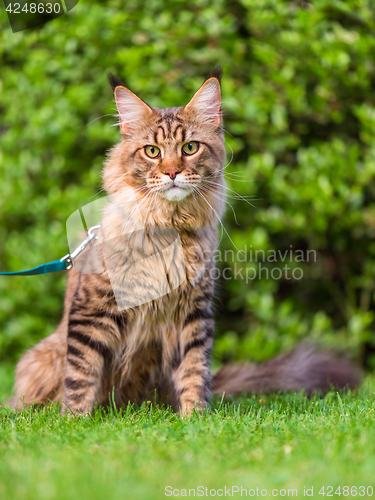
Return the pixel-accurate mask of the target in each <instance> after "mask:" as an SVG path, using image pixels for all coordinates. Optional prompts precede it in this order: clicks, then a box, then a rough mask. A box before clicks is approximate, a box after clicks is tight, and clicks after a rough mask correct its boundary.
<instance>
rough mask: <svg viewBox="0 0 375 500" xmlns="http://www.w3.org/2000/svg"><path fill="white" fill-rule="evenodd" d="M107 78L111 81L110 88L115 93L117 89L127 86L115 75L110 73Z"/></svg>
mask: <svg viewBox="0 0 375 500" xmlns="http://www.w3.org/2000/svg"><path fill="white" fill-rule="evenodd" d="M107 78H108V81H109V84H110V86H111V87H112V90H113V92H114V91H115V88H116V87H125V85H124V84H123V83H122V81H121V80H120V78H119V77H118V76H116V75H114V74H113V73H111V72H109V73H108V74H107Z"/></svg>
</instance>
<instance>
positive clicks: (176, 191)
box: [159, 184, 192, 201]
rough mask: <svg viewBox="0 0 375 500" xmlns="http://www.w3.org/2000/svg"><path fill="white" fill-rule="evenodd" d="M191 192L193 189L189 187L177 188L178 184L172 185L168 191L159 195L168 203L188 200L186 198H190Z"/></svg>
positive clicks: (163, 191)
mask: <svg viewBox="0 0 375 500" xmlns="http://www.w3.org/2000/svg"><path fill="white" fill-rule="evenodd" d="M191 191H192V190H191V188H190V187H188V186H186V187H180V186H176V184H172V185H171V186H169V187H167V188H166V189H163V190H162V191H159V195H160V196H161V197H162V198H164V199H165V200H168V201H181V200H183V199H184V198H186V196H188V195H189V194H190V193H191Z"/></svg>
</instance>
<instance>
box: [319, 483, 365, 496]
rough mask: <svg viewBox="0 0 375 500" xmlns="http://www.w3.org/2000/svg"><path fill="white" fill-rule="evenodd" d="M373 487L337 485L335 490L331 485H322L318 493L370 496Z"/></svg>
mask: <svg viewBox="0 0 375 500" xmlns="http://www.w3.org/2000/svg"><path fill="white" fill-rule="evenodd" d="M373 492H374V490H373V488H372V486H367V488H366V487H365V486H351V487H349V486H339V487H338V488H337V489H336V490H335V491H334V488H333V487H332V486H326V487H324V486H323V487H322V488H321V490H320V491H319V495H323V496H327V497H333V496H334V495H338V496H341V495H343V496H344V497H348V496H351V497H356V496H357V495H358V496H359V497H364V496H367V497H372V495H373Z"/></svg>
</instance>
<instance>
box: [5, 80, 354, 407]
mask: <svg viewBox="0 0 375 500" xmlns="http://www.w3.org/2000/svg"><path fill="white" fill-rule="evenodd" d="M220 77H221V74H220V71H219V70H215V71H214V72H213V73H212V74H211V75H210V76H209V77H208V78H207V79H206V80H205V81H204V83H203V85H202V86H201V87H200V88H199V90H198V91H197V92H196V93H195V95H194V96H193V97H192V99H191V100H190V101H189V102H188V104H186V105H185V106H182V107H176V108H166V109H158V108H156V107H151V106H149V105H148V104H146V103H145V102H144V101H142V100H141V99H140V98H139V97H137V96H136V95H135V94H134V93H133V92H131V91H130V90H129V89H127V88H126V87H125V85H124V84H123V83H122V82H121V81H120V80H119V79H118V78H117V77H115V76H113V75H110V76H109V80H110V84H111V85H112V88H113V91H114V96H115V101H116V106H117V110H118V114H119V126H120V132H121V141H120V142H119V144H117V145H116V146H115V147H114V148H113V149H112V150H111V151H110V153H109V155H108V158H107V159H106V161H105V164H104V169H103V185H104V189H105V190H106V192H107V193H108V194H109V196H110V201H109V203H108V206H107V207H106V208H105V210H104V212H103V219H102V227H101V230H100V232H101V233H103V231H104V228H105V232H106V238H107V240H108V241H111V242H114V243H113V245H112V246H113V248H114V254H115V255H120V258H122V257H121V256H123V255H124V254H125V253H126V251H127V250H126V249H127V248H128V246H127V245H128V244H129V238H128V239H127V240H126V244H125V243H124V239H123V234H125V233H126V234H128V235H129V234H131V230H133V229H134V233H136V232H138V231H140V233H141V234H143V235H145V234H146V233H147V229H151V228H169V229H170V230H171V231H176V234H177V237H178V241H179V243H180V247H181V249H182V250H181V251H182V256H183V267H184V269H183V272H184V273H185V274H184V280H183V281H182V283H180V284H179V286H174V287H171V288H172V289H171V290H170V291H169V293H164V294H163V293H160V294H159V296H158V297H156V298H153V299H152V300H149V301H148V302H144V301H143V302H142V299H139V297H138V296H137V300H138V302H137V304H139V305H133V306H129V305H128V306H127V307H125V306H121V307H119V303H118V296H117V295H116V290H114V288H115V287H116V286H117V287H118V286H119V285H118V283H117V284H116V285H114V284H113V275H114V274H115V273H114V271H113V270H114V269H115V268H116V267H111V269H107V268H105V269H104V270H103V272H99V273H98V272H96V273H90V272H86V273H85V272H80V271H79V270H76V269H75V268H74V267H73V269H72V270H70V271H69V277H68V284H67V290H66V296H65V304H64V313H63V318H62V321H61V323H60V325H59V326H58V328H57V330H56V331H55V332H54V333H53V334H52V335H50V336H49V337H47V338H45V339H43V340H41V341H40V342H39V344H37V345H36V346H35V347H34V348H32V349H31V350H29V351H28V352H27V353H26V354H25V355H24V356H23V357H22V358H21V360H20V361H19V363H18V365H17V370H16V381H15V392H16V396H15V398H14V401H13V402H14V405H15V406H16V407H21V406H22V405H24V404H25V405H29V404H32V403H35V404H46V403H48V402H49V401H60V402H62V403H63V404H62V413H63V414H65V413H66V412H69V413H72V414H80V415H85V414H89V413H91V412H92V411H93V409H94V407H95V405H103V404H108V402H109V394H111V397H113V399H114V401H115V403H116V405H117V406H121V405H126V404H127V403H129V402H134V403H137V404H141V403H142V402H143V401H147V400H149V399H151V398H154V394H155V392H156V394H157V397H158V400H159V401H160V402H162V403H165V404H167V405H171V406H172V407H173V408H174V409H175V410H177V411H179V413H180V415H181V416H189V415H191V414H192V413H193V412H194V411H198V412H199V411H202V410H204V409H206V408H207V407H208V404H209V400H210V396H211V394H212V393H217V394H219V395H223V394H226V395H229V394H233V395H237V394H241V393H243V392H244V393H250V392H270V391H281V390H287V389H290V390H295V391H299V390H302V389H304V390H305V391H306V392H307V393H311V392H312V391H313V390H316V389H320V390H327V389H329V387H330V384H332V385H334V386H336V387H338V388H342V387H345V386H351V387H353V386H355V385H357V383H358V380H359V373H358V371H357V370H356V368H355V367H354V366H352V365H351V364H350V363H348V362H346V361H343V360H341V359H339V358H337V357H336V356H334V355H333V354H331V353H328V352H326V351H323V352H321V351H317V350H316V349H315V348H314V347H311V346H306V345H305V346H302V347H299V348H297V349H296V350H294V351H292V352H291V353H289V354H287V355H282V356H279V357H277V358H275V359H273V360H271V361H269V362H267V363H265V364H262V365H259V366H256V365H239V366H227V367H224V368H223V369H222V370H220V371H219V372H218V373H216V374H215V375H213V377H211V373H210V358H211V349H212V344H213V338H214V314H213V306H212V301H213V297H214V280H213V278H212V270H213V269H214V267H215V263H214V257H213V256H214V251H215V250H216V247H217V244H218V230H217V225H218V221H219V219H220V218H221V217H222V215H223V213H224V206H225V189H226V188H225V181H224V176H223V170H224V163H225V147H224V133H223V128H222V112H221V84H220ZM145 231H146V233H145ZM145 238H146V237H145ZM147 238H148V233H147ZM147 238H146V239H147ZM101 241H102V242H103V237H102V240H101ZM176 241H177V240H176ZM207 255H208V256H209V258H207ZM172 260H173V259H172ZM145 262H146V261H145ZM106 263H107V264H108V259H107V261H106ZM104 265H106V264H104ZM142 265H143V264H142ZM152 267H153V266H152V265H149V264H147V262H146V264H144V266H143V268H142V269H141V270H140V271H139V274H138V276H139V278H138V281H139V283H140V284H141V285H142V282H143V285H144V286H143V290H145V289H152V290H154V289H155V287H156V289H157V288H158V286H159V285H158V279H156V280H155V278H152V276H151V277H150V276H149V274H148V272H151V271H152V270H153V269H152ZM168 272H169V271H166V274H167V278H168ZM111 273H112V277H111V276H110V274H111ZM169 274H170V273H169ZM160 276H161V275H160ZM170 276H171V274H170ZM170 276H169V278H168V279H171V277H170ZM153 279H154V281H152V280H153ZM145 280H146V281H145ZM125 281H126V275H125ZM136 281H137V280H135V281H134V280H133V281H132V282H131V286H130V289H131V290H134V294H135V295H136V294H137V293H139V292H138V291H137V290H138V288H137V286H138V284H139V283H137V282H136ZM141 288H142V287H141ZM131 290H130V291H131ZM127 293H128V294H129V289H128V291H127ZM140 293H141V294H142V293H143V292H140ZM130 295H131V294H130Z"/></svg>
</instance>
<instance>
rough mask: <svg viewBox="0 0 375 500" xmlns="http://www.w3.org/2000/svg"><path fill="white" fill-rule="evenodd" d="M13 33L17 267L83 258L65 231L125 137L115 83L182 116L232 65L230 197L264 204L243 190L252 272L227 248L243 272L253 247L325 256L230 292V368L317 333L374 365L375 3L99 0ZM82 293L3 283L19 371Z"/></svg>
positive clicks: (7, 353)
mask: <svg viewBox="0 0 375 500" xmlns="http://www.w3.org/2000/svg"><path fill="white" fill-rule="evenodd" d="M0 26H1V34H0V67H1V73H0V78H1V79H0V88H1V93H0V117H1V131H0V133H1V149H0V182H1V191H0V192H1V199H0V264H1V269H2V270H19V269H23V268H29V267H32V266H35V265H38V264H40V263H42V262H47V261H49V260H53V259H56V258H58V257H61V256H62V255H64V254H65V253H66V252H67V242H66V235H65V221H66V219H67V217H68V216H69V215H70V214H71V213H72V212H74V211H75V210H76V209H77V208H78V207H80V206H82V205H84V204H86V203H89V202H90V201H92V200H93V196H95V194H96V193H97V192H98V191H99V190H100V173H101V165H102V161H103V157H104V155H105V152H106V150H107V149H108V148H110V147H111V146H112V145H113V144H114V143H115V142H117V141H118V138H119V135H118V130H117V129H116V127H111V125H112V124H113V123H114V119H113V118H112V117H111V114H113V113H115V108H114V102H113V96H112V92H111V90H110V88H109V86H108V84H107V82H106V77H105V74H106V73H107V72H108V71H112V72H114V73H115V74H118V75H119V76H120V77H121V78H122V79H123V80H124V81H125V84H126V85H128V86H129V87H130V88H131V89H132V90H134V91H135V92H136V93H138V94H139V95H140V96H141V97H142V98H143V99H145V100H146V101H147V102H149V103H150V104H151V105H157V106H159V107H165V106H175V105H183V104H185V103H186V102H187V101H188V99H189V98H190V97H191V95H192V94H193V93H194V92H195V90H196V89H197V88H198V87H199V85H200V84H201V83H202V80H203V78H204V77H205V76H206V74H207V72H208V71H209V69H210V68H212V67H213V66H214V65H215V64H216V63H218V62H219V63H221V65H222V66H223V68H224V79H223V101H224V114H225V115H224V118H225V122H224V126H225V129H226V131H227V136H226V140H227V145H228V159H230V156H231V150H232V151H233V160H232V162H231V164H230V165H229V166H228V167H227V169H226V170H227V172H228V185H229V187H230V188H231V189H233V190H234V191H235V192H236V193H238V194H239V195H240V196H241V197H247V196H251V197H254V198H255V199H256V201H252V200H250V201H251V203H252V204H253V205H254V207H253V206H251V205H250V204H248V203H247V201H248V200H247V198H246V199H242V198H240V197H239V196H237V195H235V194H234V193H233V192H232V191H229V194H230V195H232V197H231V198H229V199H228V201H229V202H230V203H231V205H232V206H233V210H234V212H235V213H236V216H237V221H238V223H239V225H237V223H236V220H235V217H234V215H233V212H232V210H231V208H230V207H228V212H227V215H226V218H225V220H224V221H223V223H224V225H225V228H226V230H227V232H228V233H229V235H230V238H231V240H233V243H232V242H231V241H230V239H229V237H228V235H227V234H226V232H224V233H223V238H222V242H221V248H222V250H223V251H224V250H230V249H232V250H233V248H234V246H233V244H234V245H236V247H237V248H238V249H240V250H241V249H242V250H243V249H245V248H247V261H246V262H239V259H235V262H232V261H231V258H230V254H229V253H227V257H228V259H229V260H228V265H229V266H230V267H231V268H232V271H230V272H231V273H232V274H231V276H232V277H233V278H234V272H235V270H234V264H237V265H238V266H242V267H244V268H245V269H248V272H249V273H250V275H252V274H251V273H253V271H254V270H255V268H256V267H257V265H258V263H256V262H254V260H253V261H250V256H251V254H250V250H253V251H255V250H258V251H259V250H264V252H267V251H269V250H276V251H278V250H280V252H281V253H282V255H284V253H285V251H287V250H290V249H292V251H293V252H294V255H295V254H296V253H297V250H300V251H302V252H303V255H305V256H306V255H307V251H308V250H314V251H315V252H316V254H314V253H311V254H310V255H315V256H316V258H314V259H311V260H310V262H296V261H293V262H291V263H289V264H290V266H291V267H292V268H293V269H294V268H297V267H299V268H301V269H302V272H303V279H291V280H288V279H286V278H284V279H280V280H271V279H270V280H265V279H253V280H249V281H248V282H247V283H246V281H245V280H242V279H232V280H227V281H225V280H222V281H221V283H220V286H219V291H218V307H217V310H218V322H217V324H218V327H217V329H218V338H217V342H216V350H215V360H216V361H217V362H221V361H223V360H225V359H228V358H237V359H242V358H249V357H250V358H253V359H255V360H262V359H267V358H269V357H271V356H272V355H274V354H275V353H277V352H279V351H280V350H282V349H285V348H287V347H290V346H293V345H294V344H295V343H297V342H298V341H299V340H300V339H302V338H304V337H306V336H310V337H312V338H315V339H320V340H321V341H324V342H326V343H328V344H332V345H335V346H337V347H338V348H340V349H342V350H347V351H348V352H351V353H352V355H353V356H356V357H357V358H358V359H365V360H366V362H367V363H368V364H370V365H371V363H372V364H374V361H375V360H374V358H371V353H372V351H373V349H374V348H375V336H374V333H373V330H374V320H375V317H374V288H375V278H374V276H375V274H374V266H375V264H374V257H375V242H374V241H373V239H374V235H375V203H374V191H375V185H374V173H375V138H374V133H373V129H374V127H375V65H374V58H373V54H374V51H375V37H374V32H375V4H374V3H373V2H371V1H370V0H345V1H340V0H335V1H332V0H327V1H324V0H316V1H314V2H311V3H308V2H299V1H297V2H290V1H281V0H241V1H238V0H218V1H216V2H215V3H212V2H208V1H206V0H194V1H192V2H186V1H183V0H177V1H175V2H170V3H166V2H163V1H162V0H147V1H145V2H136V1H135V0H130V1H128V2H125V3H124V2H120V1H119V0H110V1H107V2H95V3H93V2H87V1H82V0H81V1H80V3H79V4H78V6H77V7H76V8H75V9H74V10H73V11H71V12H70V13H69V14H68V15H65V16H63V17H61V18H59V19H57V20H54V21H52V22H50V23H48V24H46V25H44V26H43V27H41V28H36V29H31V30H28V31H25V32H21V33H16V34H13V33H12V32H11V30H10V27H9V23H8V21H7V19H6V18H5V17H3V18H2V19H1V21H0ZM259 255H260V254H259ZM262 265H264V267H267V269H268V271H269V272H270V271H271V270H272V268H273V267H274V266H275V265H276V266H279V265H280V262H277V263H272V262H262ZM219 266H220V267H221V268H225V267H226V266H227V265H226V264H225V263H220V264H219ZM252 270H253V271H252ZM244 272H245V271H244ZM264 273H265V271H264ZM64 283H65V276H64V275H63V274H62V273H60V274H59V275H48V276H39V277H23V278H21V277H17V278H7V277H1V278H0V297H1V300H0V332H1V333H0V358H1V359H3V360H6V359H7V360H15V359H17V358H18V357H19V355H20V353H21V352H22V351H24V350H25V349H26V348H27V347H29V346H31V345H33V344H34V343H35V342H36V341H37V339H38V338H41V337H44V336H45V335H47V334H48V333H50V332H51V331H52V330H53V328H54V327H55V325H56V324H57V322H58V319H59V317H60V315H61V310H62V297H63V289H64Z"/></svg>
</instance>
